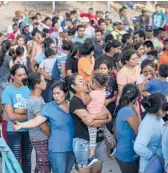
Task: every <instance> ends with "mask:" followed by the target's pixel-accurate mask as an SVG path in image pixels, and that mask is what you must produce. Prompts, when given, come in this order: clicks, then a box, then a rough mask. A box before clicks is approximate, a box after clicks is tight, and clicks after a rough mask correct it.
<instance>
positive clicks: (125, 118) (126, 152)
mask: <svg viewBox="0 0 168 173" xmlns="http://www.w3.org/2000/svg"><path fill="white" fill-rule="evenodd" d="M139 94H140V93H139V90H138V87H137V86H136V85H135V84H126V85H125V86H124V88H123V92H122V95H121V97H120V100H119V105H118V107H117V108H116V122H115V131H116V137H117V145H116V153H115V157H116V159H117V163H118V165H119V167H120V169H121V172H122V173H128V172H129V173H138V161H139V160H138V157H137V155H136V154H135V152H134V141H135V138H136V134H137V132H138V127H139V123H140V121H141V118H140V114H139V113H138V111H137V108H136V99H137V97H138V96H139Z"/></svg>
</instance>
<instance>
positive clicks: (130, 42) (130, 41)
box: [127, 37, 133, 45]
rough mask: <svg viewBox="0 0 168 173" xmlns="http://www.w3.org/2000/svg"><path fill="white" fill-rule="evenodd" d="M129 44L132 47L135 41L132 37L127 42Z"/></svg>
mask: <svg viewBox="0 0 168 173" xmlns="http://www.w3.org/2000/svg"><path fill="white" fill-rule="evenodd" d="M127 43H128V44H129V45H132V44H133V39H132V37H131V38H130V39H128V40H127Z"/></svg>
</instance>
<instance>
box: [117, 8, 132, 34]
mask: <svg viewBox="0 0 168 173" xmlns="http://www.w3.org/2000/svg"><path fill="white" fill-rule="evenodd" d="M119 16H120V20H121V21H122V23H123V25H124V30H125V31H126V32H129V30H130V26H131V20H130V18H129V16H128V15H127V8H126V7H125V6H123V7H122V8H120V9H119Z"/></svg>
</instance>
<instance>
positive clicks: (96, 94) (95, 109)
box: [87, 90, 105, 114]
mask: <svg viewBox="0 0 168 173" xmlns="http://www.w3.org/2000/svg"><path fill="white" fill-rule="evenodd" d="M89 95H90V97H91V98H92V100H91V102H90V103H89V104H88V105H87V110H88V111H89V113H92V114H94V113H99V112H101V111H102V108H103V106H104V102H105V90H93V91H91V92H90V94H89Z"/></svg>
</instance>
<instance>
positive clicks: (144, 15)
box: [139, 10, 150, 30]
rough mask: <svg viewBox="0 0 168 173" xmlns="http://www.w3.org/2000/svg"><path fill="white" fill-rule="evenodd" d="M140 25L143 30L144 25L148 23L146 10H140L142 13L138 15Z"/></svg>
mask: <svg viewBox="0 0 168 173" xmlns="http://www.w3.org/2000/svg"><path fill="white" fill-rule="evenodd" d="M139 22H140V27H141V29H142V30H145V28H146V26H148V25H149V23H150V18H149V15H148V14H147V13H146V10H142V14H141V15H140V16H139Z"/></svg>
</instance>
